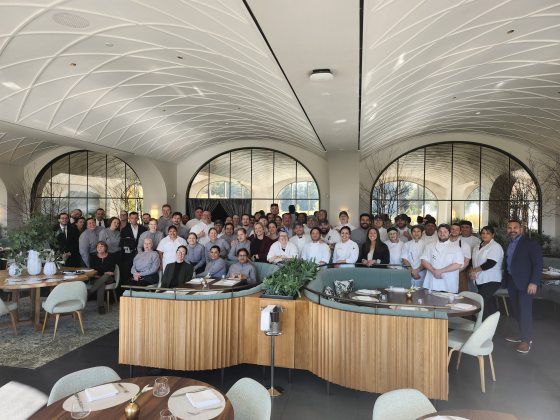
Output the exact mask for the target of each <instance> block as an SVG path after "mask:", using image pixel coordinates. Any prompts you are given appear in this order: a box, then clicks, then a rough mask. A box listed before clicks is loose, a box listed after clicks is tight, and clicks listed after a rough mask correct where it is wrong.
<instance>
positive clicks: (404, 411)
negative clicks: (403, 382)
mask: <svg viewBox="0 0 560 420" xmlns="http://www.w3.org/2000/svg"><path fill="white" fill-rule="evenodd" d="M431 413H434V414H435V413H436V408H435V407H434V406H433V405H432V403H431V402H430V400H429V399H428V397H426V396H425V395H424V394H422V393H421V392H420V391H418V390H417V389H411V388H405V389H396V390H394V391H389V392H386V393H384V394H382V395H380V396H379V397H378V398H377V400H375V404H374V405H373V420H386V419H391V420H415V419H417V418H418V417H422V416H425V415H426V414H431Z"/></svg>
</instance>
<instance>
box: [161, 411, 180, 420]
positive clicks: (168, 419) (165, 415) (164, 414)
mask: <svg viewBox="0 0 560 420" xmlns="http://www.w3.org/2000/svg"><path fill="white" fill-rule="evenodd" d="M159 420H177V417H175V416H174V415H173V413H172V412H171V410H170V409H168V408H164V409H163V410H161V411H160V412H159Z"/></svg>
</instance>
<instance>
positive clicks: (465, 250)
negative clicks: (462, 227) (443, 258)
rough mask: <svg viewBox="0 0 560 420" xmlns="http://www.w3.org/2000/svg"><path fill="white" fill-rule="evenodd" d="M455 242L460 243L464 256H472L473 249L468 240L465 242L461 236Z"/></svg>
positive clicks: (469, 257)
mask: <svg viewBox="0 0 560 420" xmlns="http://www.w3.org/2000/svg"><path fill="white" fill-rule="evenodd" d="M453 243H455V244H457V245H460V247H461V252H462V253H463V257H464V258H468V259H469V260H470V259H471V258H472V249H471V246H470V245H469V243H468V242H463V241H462V239H461V237H460V236H459V239H457V240H456V241H454V242H453Z"/></svg>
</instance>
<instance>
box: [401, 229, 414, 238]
mask: <svg viewBox="0 0 560 420" xmlns="http://www.w3.org/2000/svg"><path fill="white" fill-rule="evenodd" d="M403 236H404V237H405V238H407V239H412V235H410V232H409V231H408V229H406V230H405V231H404V232H403Z"/></svg>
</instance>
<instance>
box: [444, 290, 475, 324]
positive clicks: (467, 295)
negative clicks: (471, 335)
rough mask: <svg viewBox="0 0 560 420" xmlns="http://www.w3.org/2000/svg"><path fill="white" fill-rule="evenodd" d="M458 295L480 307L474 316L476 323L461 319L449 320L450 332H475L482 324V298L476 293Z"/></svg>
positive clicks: (453, 318)
mask: <svg viewBox="0 0 560 420" xmlns="http://www.w3.org/2000/svg"><path fill="white" fill-rule="evenodd" d="M459 295H461V296H464V297H466V298H468V299H472V300H474V301H476V302H477V303H478V304H479V305H480V312H478V313H477V314H476V321H472V320H470V319H466V318H461V317H452V318H449V320H448V321H447V322H448V327H449V328H450V329H452V330H463V331H470V332H473V331H476V329H477V328H478V327H480V324H481V323H482V317H483V315H484V298H483V297H482V296H481V295H479V294H478V293H474V292H466V291H465V292H461V293H459Z"/></svg>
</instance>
